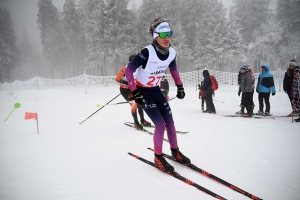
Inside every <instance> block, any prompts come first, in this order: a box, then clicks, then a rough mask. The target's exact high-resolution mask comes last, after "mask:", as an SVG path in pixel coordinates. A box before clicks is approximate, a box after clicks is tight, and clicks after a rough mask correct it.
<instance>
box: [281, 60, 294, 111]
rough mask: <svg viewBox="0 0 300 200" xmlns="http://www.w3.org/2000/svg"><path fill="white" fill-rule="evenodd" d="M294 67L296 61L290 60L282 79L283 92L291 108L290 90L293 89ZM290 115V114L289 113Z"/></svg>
mask: <svg viewBox="0 0 300 200" xmlns="http://www.w3.org/2000/svg"><path fill="white" fill-rule="evenodd" d="M295 66H296V61H295V60H291V61H290V63H289V67H288V68H287V70H286V72H285V74H284V78H283V91H284V92H285V93H287V95H288V97H289V100H290V103H291V107H293V103H292V101H293V96H292V89H293V80H294V74H295ZM291 114H292V113H291ZM291 114H289V115H291Z"/></svg>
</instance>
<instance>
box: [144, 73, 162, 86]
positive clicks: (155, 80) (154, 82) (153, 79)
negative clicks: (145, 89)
mask: <svg viewBox="0 0 300 200" xmlns="http://www.w3.org/2000/svg"><path fill="white" fill-rule="evenodd" d="M161 78H162V76H149V79H150V81H149V82H148V83H147V86H152V87H153V86H157V85H158V83H160V80H161Z"/></svg>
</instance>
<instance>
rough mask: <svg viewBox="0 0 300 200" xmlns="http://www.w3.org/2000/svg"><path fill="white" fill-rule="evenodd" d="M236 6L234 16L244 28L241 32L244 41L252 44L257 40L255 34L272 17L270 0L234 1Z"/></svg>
mask: <svg viewBox="0 0 300 200" xmlns="http://www.w3.org/2000/svg"><path fill="white" fill-rule="evenodd" d="M233 3H234V5H235V6H236V9H235V12H234V15H236V16H237V18H238V19H239V24H240V25H241V26H242V27H243V29H241V30H240V33H241V35H242V36H243V39H244V40H245V41H246V42H247V43H248V44H250V43H251V42H253V41H254V40H255V38H254V37H253V33H254V32H255V31H258V30H259V29H260V28H261V25H262V24H263V23H265V22H266V20H267V18H268V17H269V16H270V13H271V10H270V9H269V4H270V0H252V1H248V0H233Z"/></svg>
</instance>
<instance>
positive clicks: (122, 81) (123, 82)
mask: <svg viewBox="0 0 300 200" xmlns="http://www.w3.org/2000/svg"><path fill="white" fill-rule="evenodd" d="M120 83H122V84H125V85H128V82H127V81H124V80H121V81H120Z"/></svg>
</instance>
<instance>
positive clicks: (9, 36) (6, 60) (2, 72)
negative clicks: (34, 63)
mask: <svg viewBox="0 0 300 200" xmlns="http://www.w3.org/2000/svg"><path fill="white" fill-rule="evenodd" d="M16 42H17V37H16V35H15V30H14V27H13V22H12V19H11V16H10V12H9V10H7V9H6V8H4V9H2V8H0V76H1V79H2V82H12V81H14V80H15V78H16V77H12V71H13V70H14V68H15V67H16V65H17V59H18V54H19V53H18V50H17V47H16Z"/></svg>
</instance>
